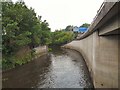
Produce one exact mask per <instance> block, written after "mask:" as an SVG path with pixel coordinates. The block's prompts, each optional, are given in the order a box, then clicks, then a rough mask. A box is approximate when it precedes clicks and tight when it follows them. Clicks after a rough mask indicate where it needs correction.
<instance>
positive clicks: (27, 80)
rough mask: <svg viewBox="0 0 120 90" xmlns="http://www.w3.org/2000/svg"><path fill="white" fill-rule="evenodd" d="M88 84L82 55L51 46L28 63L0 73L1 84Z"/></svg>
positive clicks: (30, 86)
mask: <svg viewBox="0 0 120 90" xmlns="http://www.w3.org/2000/svg"><path fill="white" fill-rule="evenodd" d="M22 87H24V88H90V87H93V85H92V82H91V81H90V77H89V74H88V71H87V68H86V65H85V63H84V60H83V58H82V57H81V55H80V54H79V53H78V52H76V51H73V50H62V49H60V48H55V47H54V48H53V50H52V52H51V54H50V57H48V56H47V55H44V56H42V57H40V58H39V59H37V60H33V61H31V62H30V63H28V64H25V65H23V66H20V67H17V68H15V69H12V70H9V71H7V72H4V73H3V88H22Z"/></svg>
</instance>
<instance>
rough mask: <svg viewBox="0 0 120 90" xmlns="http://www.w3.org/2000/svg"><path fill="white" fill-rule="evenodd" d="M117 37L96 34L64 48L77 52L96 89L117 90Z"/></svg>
mask: <svg viewBox="0 0 120 90" xmlns="http://www.w3.org/2000/svg"><path fill="white" fill-rule="evenodd" d="M119 39H120V38H119V35H116V36H100V37H99V36H98V32H95V33H93V34H92V35H90V36H89V37H87V38H85V39H82V40H80V41H73V42H71V43H69V44H67V45H65V46H64V47H66V48H71V49H75V50H77V51H79V52H80V53H81V54H82V55H83V57H84V59H85V61H86V63H87V66H88V68H89V71H90V74H91V77H92V79H93V83H94V86H95V87H96V88H118V60H119V58H118V55H119V54H118V53H120V52H118V50H119V44H120V43H119V44H118V41H119Z"/></svg>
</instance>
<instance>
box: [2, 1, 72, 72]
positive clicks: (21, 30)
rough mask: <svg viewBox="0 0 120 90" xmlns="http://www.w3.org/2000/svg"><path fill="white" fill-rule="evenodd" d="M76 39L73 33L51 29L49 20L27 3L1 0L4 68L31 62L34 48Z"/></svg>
mask: <svg viewBox="0 0 120 90" xmlns="http://www.w3.org/2000/svg"><path fill="white" fill-rule="evenodd" d="M73 39H74V33H72V32H66V31H65V30H61V31H55V32H51V29H50V28H49V24H48V22H47V21H46V20H44V21H42V20H41V16H37V15H36V13H35V11H34V9H32V8H28V7H27V6H26V5H25V3H24V2H16V3H13V2H2V69H4V70H6V69H10V68H14V67H15V66H18V65H22V64H25V63H27V62H29V61H30V60H32V58H33V57H34V55H35V54H34V49H33V48H35V47H38V46H40V45H61V44H64V43H67V42H70V41H71V40H73Z"/></svg>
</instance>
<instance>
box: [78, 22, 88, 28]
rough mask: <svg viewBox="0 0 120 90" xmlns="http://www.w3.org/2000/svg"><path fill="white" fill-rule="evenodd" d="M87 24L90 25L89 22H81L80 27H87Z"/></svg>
mask: <svg viewBox="0 0 120 90" xmlns="http://www.w3.org/2000/svg"><path fill="white" fill-rule="evenodd" d="M89 26H90V24H88V23H84V24H82V25H81V26H80V27H86V28H88V27H89Z"/></svg>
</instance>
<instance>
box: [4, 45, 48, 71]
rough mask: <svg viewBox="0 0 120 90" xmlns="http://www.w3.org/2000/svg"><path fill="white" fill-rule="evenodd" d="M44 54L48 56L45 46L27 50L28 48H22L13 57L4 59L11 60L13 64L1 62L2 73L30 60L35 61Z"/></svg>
mask: <svg viewBox="0 0 120 90" xmlns="http://www.w3.org/2000/svg"><path fill="white" fill-rule="evenodd" d="M45 54H48V47H47V46H38V47H36V48H33V49H29V48H28V47H25V48H22V49H21V50H19V52H17V53H16V54H15V55H14V56H12V57H9V58H6V60H7V59H9V60H12V61H11V62H13V63H5V62H3V68H2V72H5V71H7V70H10V69H13V68H16V67H19V66H21V65H24V64H26V63H29V62H31V61H32V60H35V59H37V58H39V57H41V56H43V55H45ZM4 61H5V60H4Z"/></svg>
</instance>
